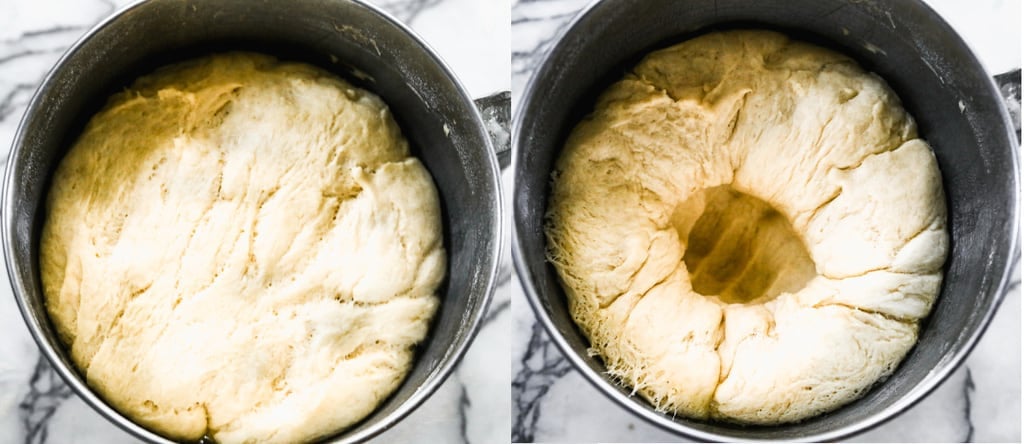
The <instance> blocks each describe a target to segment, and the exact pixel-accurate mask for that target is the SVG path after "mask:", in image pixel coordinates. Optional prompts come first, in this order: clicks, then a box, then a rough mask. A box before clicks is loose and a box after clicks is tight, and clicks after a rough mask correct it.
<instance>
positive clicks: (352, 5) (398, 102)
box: [2, 0, 508, 443]
mask: <svg viewBox="0 0 1024 444" xmlns="http://www.w3.org/2000/svg"><path fill="white" fill-rule="evenodd" d="M220 50H253V51H258V52H263V53H269V54H272V55H276V56H278V57H279V58H282V59H287V60H298V61H305V62H309V63H312V64H315V65H318V66H320V67H322V68H325V69H327V70H329V71H333V72H335V73H337V74H339V75H342V76H344V77H346V78H348V79H349V80H350V81H353V82H354V83H356V84H357V85H359V86H362V87H364V88H366V89H369V90H371V91H373V92H375V93H377V94H378V95H380V96H381V97H382V98H383V99H384V101H385V102H387V103H388V105H389V106H390V108H391V110H392V112H393V114H394V115H395V117H396V119H397V120H398V123H399V125H400V126H401V128H402V130H403V132H404V134H405V135H406V137H407V138H408V139H409V141H410V144H411V145H412V149H413V152H414V154H415V155H417V156H418V157H419V158H420V159H421V160H422V161H423V163H424V165H426V167H427V169H428V170H429V171H430V173H431V175H432V176H433V179H434V181H435V183H436V184H437V187H438V191H439V193H440V197H441V205H442V214H443V221H444V238H445V248H446V249H447V252H448V255H449V265H448V274H447V279H446V280H445V282H444V283H443V284H442V287H441V289H440V296H441V301H442V302H441V308H440V310H439V312H438V314H437V315H436V318H435V321H434V323H433V325H432V326H431V330H430V333H429V336H428V338H427V339H426V340H425V341H424V342H423V343H422V344H421V345H420V347H419V349H418V353H417V358H416V361H415V365H414V367H413V368H412V370H411V371H410V373H409V374H408V376H407V377H406V379H405V382H404V383H403V384H402V385H401V386H400V387H399V388H398V390H397V391H396V392H395V393H394V394H392V395H391V396H390V397H389V398H388V399H387V400H386V401H385V402H384V403H383V404H382V405H381V406H380V407H379V408H377V409H376V410H375V411H374V412H373V413H372V414H371V415H370V416H369V417H367V418H366V419H364V420H363V421H361V422H359V423H358V424H356V425H354V426H352V427H350V428H348V429H347V430H345V431H343V432H342V433H339V434H337V435H335V436H333V437H331V438H330V439H334V440H337V441H340V442H352V441H361V440H365V439H368V438H370V437H372V436H374V435H376V434H378V433H380V432H381V431H383V430H385V429H387V428H388V427H390V426H392V425H394V424H395V423H396V422H397V421H399V420H400V419H401V418H402V417H404V416H405V415H407V414H408V413H409V412H410V411H412V410H413V409H414V408H416V407H417V406H418V405H419V404H420V403H422V402H423V401H424V400H425V399H426V398H427V397H428V396H430V394H431V393H433V391H434V390H435V389H436V388H437V387H438V386H439V385H440V384H441V383H442V382H443V381H444V379H445V378H446V377H447V376H448V374H449V373H451V371H452V369H453V367H454V366H455V364H456V363H457V362H458V361H459V359H460V358H461V357H462V355H463V354H464V352H465V351H466V348H467V347H468V345H469V343H470V341H471V340H472V338H473V336H474V335H475V333H476V330H477V328H478V326H479V324H480V321H481V319H482V317H483V314H484V312H485V310H486V307H487V304H488V301H489V300H490V298H491V295H492V293H493V291H494V287H495V277H496V270H497V267H498V260H499V253H500V251H501V242H502V241H501V239H502V235H501V234H502V233H501V231H502V226H501V222H500V221H501V211H502V210H501V205H500V182H499V174H498V162H497V158H496V156H495V154H494V152H493V151H492V143H491V140H490V138H489V134H488V131H487V129H488V128H490V129H492V130H493V129H494V128H495V126H494V125H489V126H486V127H485V123H484V120H483V119H482V117H481V114H480V112H479V111H478V109H477V106H476V105H475V104H474V101H473V100H472V98H471V97H469V96H468V95H467V93H466V91H465V90H464V89H463V87H462V86H461V84H460V83H459V81H458V79H457V78H456V77H455V75H454V74H452V72H451V71H450V70H449V69H448V68H447V67H446V66H445V64H444V63H443V62H442V61H441V60H440V58H439V57H438V56H437V55H436V54H435V53H434V52H433V51H432V50H431V49H430V48H429V47H428V46H427V45H426V43H424V42H423V41H422V40H421V39H420V38H419V37H417V36H416V35H415V33H413V32H412V31H411V30H409V28H407V27H406V26H404V25H403V24H401V23H399V22H398V21H396V20H395V19H393V18H391V17H390V16H388V15H387V14H386V13H384V12H382V11H380V10H379V9H376V8H375V7H373V6H370V5H367V4H364V3H362V2H360V1H354V0H292V1H288V2H283V1H250V0H150V1H143V2H139V3H135V4H133V5H131V6H128V7H126V8H124V9H122V10H120V11H119V12H117V13H115V14H113V15H112V16H111V17H109V18H107V19H106V20H104V21H103V22H102V23H100V24H99V25H97V26H96V27H94V28H92V29H91V30H90V31H89V32H88V33H86V35H85V36H84V37H82V38H81V39H80V40H79V41H78V42H77V43H75V44H74V45H73V46H72V47H71V49H69V50H68V51H67V53H66V54H64V56H63V57H62V58H61V59H60V61H59V62H57V65H56V66H55V67H54V68H53V70H52V71H51V72H50V73H49V74H48V75H47V77H46V79H45V80H44V81H43V84H42V85H41V86H40V87H39V90H38V91H37V92H36V94H35V96H34V97H33V98H32V101H31V102H30V104H29V105H28V109H27V111H26V112H25V115H24V117H23V119H22V121H21V125H20V127H19V129H18V132H17V134H16V135H15V138H14V145H13V148H12V150H11V154H10V159H9V161H8V163H7V171H6V173H5V177H4V189H3V204H2V219H3V225H2V235H3V246H4V255H5V258H6V261H7V271H8V274H9V275H10V279H11V282H12V285H13V287H14V294H15V297H16V298H17V301H18V304H19V307H20V308H21V312H22V315H23V316H24V318H25V322H26V323H27V324H28V328H29V330H30V331H31V333H32V336H33V337H34V338H35V340H36V342H37V343H38V344H39V347H40V349H42V352H43V355H45V356H46V358H47V359H48V360H49V361H50V363H51V364H52V365H53V367H54V368H55V369H56V371H57V373H58V374H60V376H61V377H62V378H63V379H64V381H65V382H67V384H68V385H69V386H71V388H72V389H73V390H74V391H75V393H77V394H78V395H79V396H80V397H81V398H82V399H84V400H85V401H86V402H87V403H88V404H89V405H91V406H92V407H93V408H94V409H96V410H97V411H98V412H99V413H101V414H102V415H103V416H105V417H106V418H107V419H109V420H110V421H111V422H113V423H114V424H116V425H118V426H120V427H121V428H122V429H124V430H126V431H128V432H130V433H132V434H133V435H135V436H136V437H138V438H140V439H143V440H145V441H149V442H159V443H169V442H171V441H169V440H168V439H166V438H164V437H162V436H160V435H158V434H156V433H154V432H152V431H150V430H147V429H145V428H144V427H141V426H139V425H138V424H135V423H133V422H132V421H131V420H130V419H128V418H126V417H124V416H123V415H121V414H120V413H119V412H117V411H116V410H114V409H112V408H111V407H110V406H109V405H108V404H107V403H106V402H104V401H103V399H101V398H100V397H99V396H97V395H96V393H94V392H93V391H92V390H91V389H90V388H89V387H88V386H87V385H86V384H85V382H84V379H83V377H82V375H81V374H80V373H79V372H78V371H77V369H76V368H75V367H74V365H72V363H71V361H70V359H69V357H68V353H67V352H66V350H65V349H64V347H63V346H62V344H61V343H60V341H59V340H58V338H57V335H56V334H55V332H54V329H53V327H52V326H51V324H50V322H49V319H48V317H47V314H46V309H45V306H44V303H43V296H42V290H41V285H40V281H39V279H40V277H39V267H38V264H39V258H38V254H39V233H40V224H41V219H42V214H41V211H40V210H41V208H42V203H43V201H44V199H45V196H46V192H47V188H48V184H49V180H50V177H51V175H52V173H53V171H54V169H55V167H56V165H57V163H58V162H59V161H60V159H61V157H62V156H63V154H64V153H65V152H66V150H67V149H68V147H69V146H70V143H71V142H73V141H74V139H75V138H76V137H77V135H78V134H79V132H80V131H81V128H82V126H83V125H84V123H85V121H86V120H87V119H88V118H89V117H90V116H91V115H92V114H94V113H95V112H96V111H98V110H99V108H100V106H101V105H102V104H103V103H104V101H105V99H106V98H107V97H108V96H110V95H111V93H113V92H115V91H117V90H119V89H120V88H123V87H124V86H126V85H128V84H129V83H130V82H131V80H133V79H134V78H136V77H138V76H139V75H141V74H144V73H147V72H150V71H152V70H153V69H154V68H156V67H157V66H160V65H163V64H166V63H170V62H174V61H178V60H182V59H185V58H189V57H193V56H196V55H200V54H206V53H210V52H214V51H220ZM481 104H482V105H483V106H484V108H485V109H484V111H485V113H484V114H485V115H486V116H487V117H488V118H489V120H498V121H500V120H501V117H503V118H504V121H505V124H506V127H507V121H508V94H507V93H505V94H503V95H500V96H496V97H491V98H489V99H488V100H484V101H482V102H481ZM502 111H503V112H502ZM502 114H504V116H502ZM506 138H507V135H506ZM506 143H507V142H506ZM110 154H111V155H115V156H116V155H117V153H110ZM367 260H372V258H367ZM182 359H183V362H182V364H183V365H187V359H188V357H187V356H183V357H182ZM338 408H344V406H338Z"/></svg>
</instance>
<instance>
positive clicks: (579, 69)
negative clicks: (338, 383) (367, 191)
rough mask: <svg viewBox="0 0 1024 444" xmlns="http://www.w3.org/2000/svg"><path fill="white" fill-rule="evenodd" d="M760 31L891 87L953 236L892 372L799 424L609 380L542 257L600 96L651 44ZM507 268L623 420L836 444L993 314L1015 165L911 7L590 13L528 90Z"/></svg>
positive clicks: (934, 372) (960, 355)
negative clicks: (742, 421) (708, 413)
mask: <svg viewBox="0 0 1024 444" xmlns="http://www.w3.org/2000/svg"><path fill="white" fill-rule="evenodd" d="M732 28H766V29H773V30H778V31H781V32H783V33H786V34H788V35H790V36H791V37H793V38H797V39H801V40H806V41H810V42H813V43H816V44H819V45H822V46H825V47H829V48H833V49H836V50H838V51H840V52H842V53H845V54H848V55H850V56H852V57H853V58H855V59H856V60H858V61H859V62H860V63H861V64H862V66H864V67H865V68H866V69H868V70H869V71H872V72H875V73H877V74H878V75H880V76H881V77H882V78H883V79H885V80H886V81H887V82H888V83H889V85H890V86H892V88H893V89H894V90H895V91H896V93H897V94H898V95H899V97H900V98H901V99H902V101H903V104H904V105H905V107H906V108H907V110H908V111H909V112H910V113H911V115H913V116H914V117H915V119H916V121H917V123H918V126H919V131H920V134H921V135H922V137H923V138H925V139H926V140H928V142H929V143H931V145H932V147H933V148H934V150H935V155H936V157H937V158H938V163H939V168H940V169H941V170H942V178H943V184H944V186H945V191H946V199H947V201H946V204H947V207H948V210H949V216H948V217H949V220H948V226H949V230H950V234H951V238H952V239H951V241H952V243H951V245H950V254H949V258H948V260H947V261H946V266H945V280H944V282H943V285H942V289H941V294H940V295H939V298H938V300H937V302H936V304H935V306H934V308H933V309H932V312H931V315H930V316H929V317H928V318H927V319H926V320H925V321H924V322H923V323H922V326H921V331H920V339H919V341H918V343H917V345H916V346H915V347H914V348H913V349H912V350H911V351H910V353H909V354H908V355H907V356H906V359H905V360H904V361H903V363H902V364H901V365H900V366H899V368H898V369H897V370H896V371H895V373H893V374H892V376H890V377H889V378H888V379H887V380H885V381H884V382H882V383H880V384H877V385H876V386H875V387H874V388H873V389H872V390H870V391H869V392H868V393H867V394H866V395H865V396H864V397H863V398H861V399H859V400H857V401H855V402H853V403H851V404H848V405H846V406H844V407H842V408H839V409H838V410H835V411H833V412H831V413H828V414H825V415H821V416H818V417H814V418H811V419H808V420H805V421H803V422H800V423H795V424H786V425H778V426H772V427H765V426H758V427H754V426H749V427H743V426H738V425H732V424H727V423H721V422H709V421H698V420H692V419H688V418H684V417H678V416H677V417H673V416H671V415H666V414H662V413H659V412H656V411H655V410H654V408H653V407H652V406H651V404H650V403H648V402H646V401H645V400H643V399H642V398H640V397H639V396H632V395H631V389H630V388H628V387H623V386H622V385H619V384H617V383H616V382H615V381H614V380H613V379H612V378H611V377H610V376H609V375H607V374H606V372H605V367H604V364H603V363H602V361H601V359H600V358H599V357H596V356H591V355H590V354H588V353H587V348H588V347H589V343H588V341H587V339H586V337H585V336H583V334H582V333H581V332H580V330H579V329H578V328H577V327H576V325H575V324H574V323H573V321H572V319H571V318H570V316H569V312H568V309H567V304H566V298H565V295H564V293H563V291H562V288H561V286H560V284H559V280H558V276H557V274H556V273H555V270H554V268H553V267H552V266H551V265H550V264H549V263H548V262H547V261H546V260H545V254H544V253H545V237H544V230H543V224H544V212H545V210H546V208H547V199H548V194H549V192H550V178H551V171H552V165H553V164H554V161H555V159H556V158H557V157H558V155H559V152H560V150H561V148H562V145H563V144H564V142H565V140H566V137H567V135H568V133H569V131H570V130H571V129H572V128H573V127H574V126H575V125H576V123H578V122H579V121H580V119H581V118H582V117H583V116H584V115H585V114H586V113H587V112H589V111H590V110H592V109H593V107H594V102H595V99H596V97H597V95H598V94H599V93H600V92H601V91H603V90H604V89H606V88H607V87H608V86H609V85H610V84H611V83H612V82H614V81H616V80H618V79H620V78H622V76H623V75H624V74H625V73H626V72H627V70H628V69H629V68H630V67H632V66H634V65H635V64H636V63H637V62H638V61H639V60H640V58H641V57H642V56H643V55H644V54H646V53H648V52H650V51H652V50H654V49H658V48H663V47H666V46H669V45H672V44H674V43H678V42H681V41H684V40H687V39H688V38H691V37H694V36H696V35H699V34H701V33H704V32H707V31H711V30H722V29H732ZM512 137H513V142H512V143H513V169H514V180H515V193H514V197H513V213H514V214H513V225H514V227H515V228H514V230H515V231H514V242H513V258H514V260H515V266H516V269H517V270H518V273H519V276H520V278H521V280H522V282H523V287H524V290H525V293H526V296H527V299H528V300H529V302H530V304H531V305H532V307H533V309H534V311H535V313H536V315H537V318H538V320H539V322H540V323H541V324H543V325H544V327H545V328H546V330H547V332H548V333H549V334H550V336H551V337H552V339H553V341H554V342H555V344H557V345H558V347H559V348H560V349H561V351H562V353H563V354H564V355H565V356H566V358H567V359H568V360H569V361H570V362H572V364H573V365H574V366H575V367H576V369H577V370H579V372H580V373H581V374H583V376H584V377H585V378H586V379H587V380H589V381H590V382H591V383H593V384H594V386H595V387H596V388H597V389H599V390H600V391H601V392H603V393H604V394H606V395H607V396H608V397H610V398H611V399H612V400H614V401H615V402H616V403H618V404H619V405H621V406H622V407H623V408H625V409H626V410H628V411H630V412H632V413H634V414H636V415H637V416H639V417H642V418H644V419H646V420H648V421H650V422H652V423H654V424H657V425H659V426H662V427H664V428H666V429H668V430H670V431H673V432H676V433H679V434H682V435H685V436H688V437H691V438H695V439H699V440H765V439H771V440H787V441H790V440H809V441H831V440H838V439H841V438H843V437H845V436H849V435H851V434H854V433H857V432H860V431H863V430H865V429H867V428H869V427H872V426H875V425H878V424H879V423H881V422H883V421H885V420H887V419H891V418H892V417H894V416H895V415H897V414H899V413H900V412H902V411H905V410H906V409H908V408H909V407H910V406H912V405H913V404H914V403H915V402H917V401H919V400H920V399H922V398H923V397H924V396H925V395H927V394H928V393H929V392H930V391H931V390H932V389H934V388H935V387H936V386H938V385H939V383H941V382H942V381H943V380H944V379H945V378H946V377H947V376H949V375H950V374H951V373H952V372H953V371H954V370H955V369H956V367H957V365H959V364H960V363H961V362H962V361H963V360H964V358H965V357H966V356H967V354H968V353H969V352H970V351H971V348H972V347H973V346H974V344H975V343H977V341H978V338H979V337H980V336H981V334H982V332H983V331H984V329H985V327H986V325H987V324H988V323H989V320H990V319H991V318H992V315H993V313H994V312H995V310H996V308H997V307H998V306H999V303H1000V300H1001V298H1002V296H1003V294H1004V287H1005V286H1006V285H1007V282H1008V280H1009V279H1010V265H1011V259H1012V256H1013V254H1014V251H1015V246H1016V244H1017V223H1018V202H1019V184H1018V182H1019V166H1020V165H1019V159H1018V151H1017V138H1016V136H1015V135H1014V134H1013V126H1012V125H1011V123H1010V120H1009V117H1008V115H1007V112H1006V110H1005V108H1004V105H1003V102H1002V100H1001V97H1000V94H999V92H998V89H997V88H996V86H995V84H994V83H993V81H992V79H991V78H990V77H989V74H988V73H986V72H985V69H983V67H982V66H981V64H980V63H979V62H978V60H977V58H976V57H975V56H974V55H973V54H972V52H971V51H970V49H969V48H968V47H967V45H966V44H965V43H964V42H963V40H961V39H960V37H959V36H958V35H957V33H956V32H955V31H953V29H952V28H951V27H950V26H949V25H948V24H947V23H946V22H945V21H943V19H942V18H941V17H939V15H938V14H936V13H935V12H934V11H933V10H931V9H930V8H929V7H928V6H926V5H925V4H923V3H922V2H920V1H895V0H894V1H884V0H866V1H864V0H862V1H852V0H851V1H845V0H758V1H753V0H717V1H714V0H683V1H680V0H646V1H643V2H631V1H617V0H607V1H596V2H594V3H592V4H591V5H590V6H588V7H587V8H585V10H584V11H583V12H582V13H581V14H580V15H578V16H577V17H576V19H575V20H574V21H573V22H572V23H571V24H570V25H569V26H568V27H567V29H566V30H565V31H564V32H563V34H562V35H561V37H560V38H559V39H558V40H557V43H556V44H554V45H553V47H552V48H551V50H550V51H549V52H548V54H547V55H546V56H545V58H544V59H543V61H542V63H541V64H540V66H539V67H538V68H537V70H536V71H535V73H534V75H533V77H532V79H531V80H530V81H529V83H528V85H527V86H526V89H525V91H524V92H523V94H522V100H521V102H520V106H519V109H518V111H517V114H516V117H515V120H514V121H513V129H512Z"/></svg>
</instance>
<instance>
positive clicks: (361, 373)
mask: <svg viewBox="0 0 1024 444" xmlns="http://www.w3.org/2000/svg"><path fill="white" fill-rule="evenodd" d="M47 210H48V213H47V216H46V220H45V224H44V227H43V233H42V241H41V252H40V261H41V266H42V280H43V290H44V293H45V295H46V306H47V309H48V310H49V313H50V317H51V319H52V320H53V323H54V325H55V327H56V328H57V331H58V333H59V334H60V337H61V339H62V340H63V341H64V343H65V344H66V345H67V346H68V347H69V349H70V352H71V358H72V359H73V361H74V363H75V364H76V365H77V366H78V368H79V369H80V370H81V372H82V373H83V374H84V375H85V378H86V380H87V382H88V384H89V385H90V386H91V387H92V388H93V389H95V390H96V391H97V392H98V393H99V394H100V395H101V396H102V397H103V398H104V399H106V400H107V402H109V403H110V404H111V405H112V406H113V407H115V408H116V409H118V410H119V411H121V412H122V413H124V414H126V415H127V416H128V417H130V418H132V419H133V420H135V421H137V422H139V423H141V424H143V425H145V426H147V427H149V428H151V429H153V430H156V431H158V432H161V433H163V434H165V435H166V436H168V437H171V438H174V439H177V440H198V439H199V438H200V437H202V436H203V435H204V434H209V435H211V436H212V437H213V438H215V439H216V440H217V441H218V442H221V443H241V442H245V443H255V442H300V441H304V440H309V439H314V438H317V437H320V436H323V435H326V434H330V433H332V432H336V431H338V430H339V429H341V428H343V427H345V426H348V425H350V424H353V423H355V422H356V421H358V420H360V419H362V418H363V417H365V416H366V415H368V414H369V413H370V412H371V411H372V410H373V409H374V408H376V406H377V405H378V404H379V403H380V402H381V401H382V400H383V399H384V398H385V397H386V396H388V395H389V394H390V393H391V392H392V391H393V390H394V389H395V388H396V387H397V386H398V384H399V383H400V382H401V381H402V379H403V378H404V376H405V374H406V373H407V371H408V369H409V368H410V366H411V360H412V357H413V346H414V345H415V344H416V343H417V342H419V341H420V340H422V339H423V338H424V337H425V335H426V334H427V327H428V323H429V321H430V319H431V317H432V316H433V314H434V312H435V310H436V308H437V305H438V300H437V297H436V295H435V291H436V290H437V287H438V285H439V284H440V282H441V280H442V278H443V276H444V271H445V254H444V249H443V244H442V235H441V220H440V208H439V202H438V197H437V192H436V190H435V188H434V185H433V182H432V180H431V178H430V176H429V175H428V173H427V171H426V169H425V168H424V167H423V166H422V165H421V164H420V162H419V161H418V160H416V159H415V158H413V157H410V154H409V149H408V144H407V142H406V140H405V139H404V138H403V137H402V135H401V133H400V131H399V128H398V126H397V125H396V123H395V121H394V119H393V118H392V116H391V114H390V113H389V111H388V108H387V106H386V105H385V104H384V103H383V102H382V101H381V100H380V99H379V98H378V97H376V96H374V95H373V94H371V93H369V92H367V91H363V90H360V89H358V88H355V87H353V86H352V85H350V84H348V83H346V82H344V81H343V80H341V79H339V78H337V77H334V76H332V75H330V74H329V73H327V72H325V71H321V70H319V69H316V68H314V67H312V66H308V65H303V64H297V63H283V62H278V61H276V60H275V59H273V58H271V57H267V56H262V55H256V54H246V53H231V54H222V55H215V56H210V57H206V58H201V59H196V60H193V61H188V62H185V63H181V64H177V65H173V66H171V67H167V68H163V69H160V70H158V71H157V72H155V73H154V74H152V75H149V76H145V77H142V78H140V79H138V80H137V81H136V82H135V83H134V84H133V85H132V87H131V88H129V89H127V90H126V91H124V92H121V93H119V94H116V95H115V96H113V97H112V98H111V100H110V101H109V103H108V104H107V106H106V107H105V108H104V109H103V110H101V111H100V112H99V113H98V114H97V115H95V116H94V117H93V118H92V120H91V121H90V122H89V123H88V125H87V126H86V128H85V130H84V133H83V134H82V135H81V137H80V138H79V139H78V141H77V142H76V143H75V145H74V146H73V147H72V149H71V150H70V152H69V153H68V154H67V156H66V157H65V158H64V159H63V161H62V162H61V164H60V166H59V167H58V169H57V171H56V173H55V176H54V178H53V183H52V187H51V189H50V193H49V196H48V200H47Z"/></svg>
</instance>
